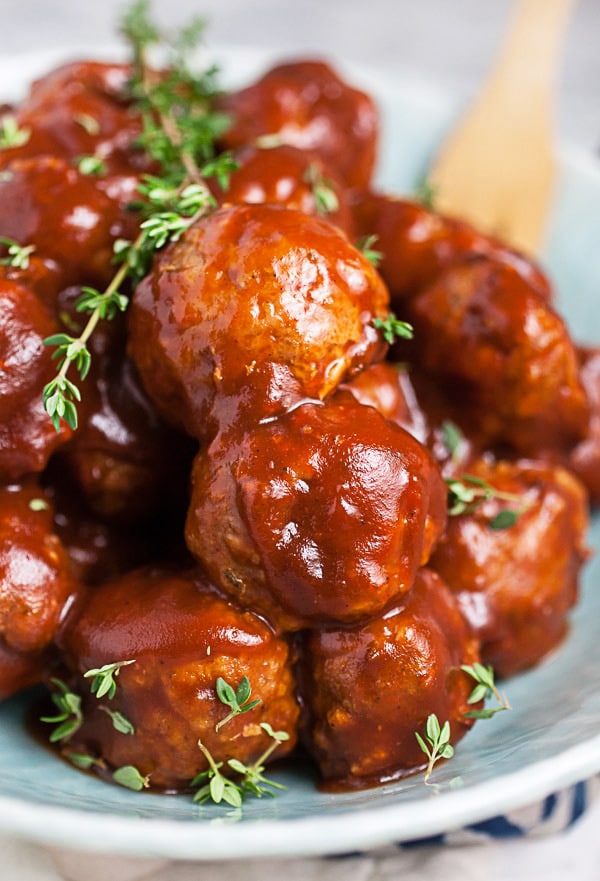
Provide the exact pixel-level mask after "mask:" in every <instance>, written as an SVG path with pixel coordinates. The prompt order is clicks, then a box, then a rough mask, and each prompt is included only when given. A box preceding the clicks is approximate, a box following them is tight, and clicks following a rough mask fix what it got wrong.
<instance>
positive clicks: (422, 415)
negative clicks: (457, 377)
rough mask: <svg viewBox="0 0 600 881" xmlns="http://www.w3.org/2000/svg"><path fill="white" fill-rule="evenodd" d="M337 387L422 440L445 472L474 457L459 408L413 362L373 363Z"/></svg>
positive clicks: (450, 472)
mask: <svg viewBox="0 0 600 881" xmlns="http://www.w3.org/2000/svg"><path fill="white" fill-rule="evenodd" d="M340 388H341V389H346V390H347V391H349V392H351V393H352V394H353V395H354V397H355V398H356V399H357V401H360V403H361V404H364V405H365V406H368V407H375V409H376V410H378V411H379V412H380V413H381V415H382V416H385V418H386V419H389V420H390V421H391V422H394V423H395V424H396V425H399V426H400V427H401V428H404V429H405V430H406V431H408V432H409V433H410V434H412V436H413V437H415V438H416V439H417V440H418V441H420V442H421V443H422V444H424V446H426V447H427V449H428V450H430V452H431V453H433V456H434V458H435V460H436V462H437V463H438V465H439V466H440V468H441V470H442V473H443V474H444V475H450V474H452V473H454V472H455V471H456V469H457V468H459V467H465V466H466V465H467V464H468V463H469V462H470V461H471V460H472V459H474V458H475V456H476V451H475V446H474V443H473V441H472V440H471V439H470V438H467V437H466V436H465V435H464V434H463V432H462V431H461V429H460V428H459V426H458V425H457V420H458V418H460V412H459V411H458V410H457V408H456V407H452V406H451V405H450V402H449V401H448V400H447V399H446V398H445V397H444V396H443V395H442V394H441V393H440V390H439V389H438V388H437V386H436V385H435V383H433V382H432V381H431V380H430V379H428V377H426V376H424V375H423V374H421V373H419V371H418V370H415V368H414V367H413V366H411V367H410V369H408V368H407V365H406V364H393V363H390V362H389V361H384V362H383V363H381V364H372V365H371V366H370V367H367V368H366V370H363V371H362V372H361V373H359V374H357V375H356V376H355V377H353V378H352V379H351V380H349V381H348V382H346V383H343V384H342V385H341V386H340Z"/></svg>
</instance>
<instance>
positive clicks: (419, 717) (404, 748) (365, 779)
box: [299, 569, 478, 788]
mask: <svg viewBox="0 0 600 881" xmlns="http://www.w3.org/2000/svg"><path fill="white" fill-rule="evenodd" d="M477 660H478V651H477V640H476V639H475V638H474V637H473V635H472V634H471V632H470V630H469V627H468V625H467V624H466V623H465V621H464V619H463V617H462V615H461V614H460V611H459V609H458V604H457V603H456V601H455V599H454V597H453V596H452V594H451V592H450V591H449V590H448V588H447V587H446V585H445V584H444V583H443V581H442V580H441V578H439V576H437V575H436V574H435V573H434V572H431V571H430V570H428V569H421V570H420V572H419V573H418V575H417V578H416V581H415V584H414V586H413V588H412V589H411V590H410V591H409V593H408V594H406V596H405V597H403V598H402V602H401V604H399V605H397V606H395V607H392V608H390V609H388V610H386V611H385V613H384V614H382V615H380V616H378V617H377V618H375V619H374V620H372V621H370V622H369V623H367V624H365V625H363V626H362V627H357V628H344V629H335V628H332V627H326V628H324V629H322V630H316V631H314V632H313V633H310V634H309V635H308V636H307V638H306V641H305V643H304V645H303V647H302V649H301V660H300V664H299V667H300V672H299V685H300V693H301V696H302V701H303V705H304V706H305V708H306V720H305V723H306V724H305V729H306V736H305V740H306V744H307V747H308V749H309V751H310V752H311V753H312V755H313V756H314V758H315V759H316V761H317V763H318V765H319V768H320V771H321V774H322V775H323V777H324V778H325V779H326V780H327V781H330V782H331V783H333V784H336V785H337V786H341V787H342V788H348V787H357V786H373V785H375V784H377V783H384V782H387V781H390V780H394V779H397V778H398V777H402V776H405V775H406V774H409V773H411V772H412V771H415V770H417V769H419V768H423V767H424V766H425V764H426V761H425V757H424V754H423V752H422V751H421V749H420V747H419V744H418V742H417V739H416V737H415V733H416V732H418V733H419V734H421V735H423V733H424V731H425V725H426V722H427V718H428V716H429V715H430V714H432V713H435V715H436V716H437V718H438V720H439V721H440V724H443V723H444V722H445V721H448V722H449V723H450V731H451V742H452V743H453V744H454V743H456V742H457V741H458V740H460V738H461V737H462V736H463V735H464V734H465V733H466V732H467V731H468V729H469V728H470V727H471V726H472V724H473V720H472V719H471V718H467V717H465V713H466V712H467V711H469V710H471V709H472V706H470V705H469V704H468V703H467V701H468V698H469V695H470V693H471V691H472V688H473V681H472V680H471V679H470V677H469V676H468V675H467V674H466V673H464V672H463V671H462V670H461V669H460V667H461V665H462V664H465V665H466V664H469V665H470V664H472V663H474V662H476V661H477Z"/></svg>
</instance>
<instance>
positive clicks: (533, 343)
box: [406, 258, 588, 456]
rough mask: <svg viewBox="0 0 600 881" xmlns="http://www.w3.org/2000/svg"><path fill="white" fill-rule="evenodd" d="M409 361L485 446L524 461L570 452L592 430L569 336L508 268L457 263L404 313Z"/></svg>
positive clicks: (478, 262)
mask: <svg viewBox="0 0 600 881" xmlns="http://www.w3.org/2000/svg"><path fill="white" fill-rule="evenodd" d="M406 317H407V319H408V320H409V321H411V322H412V324H413V325H414V329H415V338H416V340H418V345H413V346H412V347H411V354H412V356H413V357H414V358H415V361H417V363H418V364H419V366H420V367H421V368H422V369H423V370H424V371H425V372H426V373H427V374H429V375H430V376H432V377H433V378H434V379H435V380H436V381H437V382H438V383H439V385H440V386H441V388H442V390H443V391H444V392H445V393H446V394H447V396H448V398H449V400H451V401H453V402H455V403H456V404H457V406H460V408H461V412H462V414H463V418H464V421H465V424H467V425H468V426H469V429H470V430H469V431H468V432H467V433H468V434H469V435H472V436H476V437H478V438H479V439H480V443H481V446H482V447H485V446H488V445H495V446H505V447H506V448H508V449H510V450H511V451H514V452H517V453H519V454H521V455H533V456H535V455H536V454H537V453H538V451H539V450H546V449H558V450H559V449H561V448H562V449H564V448H565V447H569V446H570V445H571V444H572V443H573V442H574V441H576V440H577V439H578V438H580V437H581V436H582V434H583V432H584V431H585V426H586V424H587V418H588V404H587V399H586V395H585V392H584V390H583V387H582V385H581V382H580V380H579V370H578V363H577V355H576V351H575V347H574V345H573V342H572V340H571V338H570V337H569V334H568V331H567V328H566V326H565V324H564V322H563V321H562V319H561V318H560V317H559V316H558V315H557V313H556V312H555V311H554V310H553V309H552V307H551V306H550V305H549V304H548V303H547V302H546V301H545V300H544V299H543V298H542V297H541V296H540V295H539V294H538V293H536V291H535V290H533V288H531V287H530V286H529V285H528V284H527V283H526V282H525V281H524V280H523V278H522V277H521V276H520V275H519V274H518V273H517V272H515V271H514V270H513V269H512V268H511V267H509V266H507V265H506V264H502V263H498V262H495V261H493V260H490V259H487V258H475V259H473V260H471V261H465V262H463V263H461V264H455V265H454V266H452V267H450V268H449V269H447V270H446V271H445V272H444V273H443V274H442V275H440V276H439V278H438V279H437V281H435V282H434V283H433V284H432V285H431V286H430V287H428V288H425V289H424V290H422V291H421V292H420V293H419V294H417V295H416V296H415V297H414V298H413V299H412V300H410V301H409V302H408V303H407V304H406Z"/></svg>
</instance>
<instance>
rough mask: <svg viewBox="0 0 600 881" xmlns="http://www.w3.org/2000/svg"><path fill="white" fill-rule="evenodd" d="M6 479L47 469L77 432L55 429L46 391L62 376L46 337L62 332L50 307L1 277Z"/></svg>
mask: <svg viewBox="0 0 600 881" xmlns="http://www.w3.org/2000/svg"><path fill="white" fill-rule="evenodd" d="M0 315H1V318H0V480H1V481H4V482H7V481H12V480H19V479H20V478H21V477H23V476H24V475H26V474H30V473H34V472H40V471H42V470H43V469H44V468H45V466H46V464H47V462H48V460H49V458H50V456H51V455H52V453H53V452H54V450H55V449H56V448H57V447H58V446H60V445H61V444H63V443H64V442H65V441H66V440H67V439H68V438H69V437H70V435H71V430H70V429H69V428H67V427H66V426H65V425H64V424H63V425H62V426H61V427H60V429H59V431H58V432H57V431H55V430H54V427H53V425H52V422H51V421H50V418H49V416H48V415H47V413H46V412H45V410H44V408H43V404H42V390H43V388H44V385H45V384H46V383H47V382H49V381H50V380H51V379H52V378H53V377H54V376H55V374H56V365H55V363H54V362H53V361H52V358H51V353H50V350H49V349H48V348H47V347H46V346H44V343H43V341H44V339H45V338H46V337H48V336H50V335H51V334H53V333H56V330H57V328H56V325H55V323H54V321H53V320H52V318H51V317H50V314H49V313H48V311H47V309H46V308H45V307H44V306H43V305H42V303H41V302H40V301H39V300H38V299H37V297H36V296H35V294H34V293H33V292H32V291H30V290H29V289H28V288H25V287H21V286H20V285H18V284H15V283H14V282H11V281H7V280H5V279H2V278H0Z"/></svg>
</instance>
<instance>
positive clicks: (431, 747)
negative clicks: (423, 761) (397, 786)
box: [415, 713, 454, 783]
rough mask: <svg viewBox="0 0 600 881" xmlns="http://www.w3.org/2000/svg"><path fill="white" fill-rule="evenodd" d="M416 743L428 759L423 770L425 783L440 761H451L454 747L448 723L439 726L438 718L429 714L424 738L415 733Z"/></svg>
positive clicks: (433, 714)
mask: <svg viewBox="0 0 600 881" xmlns="http://www.w3.org/2000/svg"><path fill="white" fill-rule="evenodd" d="M415 737H416V738H417V742H418V744H419V746H420V747H421V749H422V750H423V752H424V753H425V755H426V756H427V758H428V759H429V761H428V764H427V768H426V770H425V783H427V781H428V780H429V778H430V776H431V772H432V771H433V768H434V766H435V764H436V763H437V762H439V760H440V759H451V758H452V756H453V755H454V747H453V746H452V744H451V743H450V723H449V722H444V724H443V725H441V726H440V723H439V720H438V717H437V716H436V715H435V713H431V714H430V715H429V716H428V717H427V722H426V723H425V736H424V737H422V736H421V735H420V734H419V732H418V731H415Z"/></svg>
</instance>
